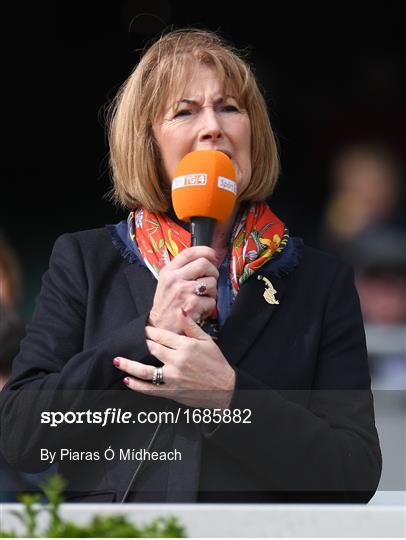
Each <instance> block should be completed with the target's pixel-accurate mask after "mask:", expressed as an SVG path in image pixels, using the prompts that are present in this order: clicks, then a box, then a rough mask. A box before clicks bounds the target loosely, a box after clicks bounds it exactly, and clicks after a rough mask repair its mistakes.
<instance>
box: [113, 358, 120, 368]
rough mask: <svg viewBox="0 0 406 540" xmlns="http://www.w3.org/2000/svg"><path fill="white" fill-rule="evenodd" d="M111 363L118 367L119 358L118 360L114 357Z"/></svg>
mask: <svg viewBox="0 0 406 540" xmlns="http://www.w3.org/2000/svg"><path fill="white" fill-rule="evenodd" d="M113 364H114V365H115V366H116V367H119V366H120V360H119V359H118V358H114V360H113Z"/></svg>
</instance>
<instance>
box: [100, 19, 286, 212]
mask: <svg viewBox="0 0 406 540" xmlns="http://www.w3.org/2000/svg"><path fill="white" fill-rule="evenodd" d="M199 64H204V65H208V66H211V67H213V69H215V71H216V74H217V76H218V77H219V80H220V83H221V86H222V88H223V92H226V93H230V91H231V93H232V95H234V96H235V97H236V99H237V102H238V103H239V105H240V106H241V107H242V108H244V109H245V110H246V111H247V114H248V117H249V119H250V123H251V167H252V175H251V180H250V182H249V184H248V186H247V188H246V189H245V190H244V191H243V192H242V193H239V194H238V201H243V200H246V201H252V202H254V201H263V200H265V199H266V198H267V197H269V196H270V195H271V194H272V192H273V190H274V187H275V184H276V182H277V179H278V175H279V159H278V150H277V145H276V140H275V136H274V134H273V131H272V128H271V124H270V121H269V117H268V112H267V107H266V103H265V100H264V98H263V96H262V94H261V92H260V90H259V88H258V85H257V83H256V80H255V77H254V75H253V73H252V71H251V69H250V67H249V65H248V63H247V62H246V61H245V60H244V59H243V58H242V57H241V55H240V54H239V53H238V52H237V51H236V50H234V49H233V48H232V46H230V45H228V44H226V43H225V42H224V41H223V40H222V38H221V37H219V36H218V35H217V34H215V33H213V32H209V31H203V30H197V29H184V30H175V31H172V32H169V33H167V34H166V35H163V36H161V37H160V38H159V39H158V40H157V41H156V42H155V43H153V44H152V45H151V46H150V47H149V48H148V49H147V50H146V52H145V53H144V55H143V56H142V58H141V60H140V62H139V64H138V65H137V66H136V68H135V69H134V71H133V72H132V73H131V75H130V76H129V77H128V79H127V80H126V81H125V82H124V84H123V85H122V86H121V88H120V90H119V91H118V93H117V95H116V97H115V99H114V100H113V102H112V104H111V106H110V107H109V114H108V139H109V146H110V167H111V172H112V176H113V183H114V187H113V190H112V193H113V198H114V199H115V201H116V202H118V203H120V204H121V205H123V206H124V207H127V208H129V209H136V208H139V207H145V208H147V209H148V210H149V211H153V212H166V211H167V210H168V209H169V208H170V206H171V193H170V188H169V186H168V184H167V183H166V182H165V181H164V173H163V170H162V168H161V158H160V152H159V148H158V145H157V142H156V140H155V137H154V133H153V126H154V124H156V123H157V122H158V121H159V120H160V119H161V118H162V116H163V114H164V109H165V107H166V105H167V103H168V100H169V99H171V98H175V97H176V96H178V95H179V94H181V93H182V90H184V89H185V88H186V85H187V82H188V80H189V79H190V70H191V69H192V68H193V67H196V66H197V65H199Z"/></svg>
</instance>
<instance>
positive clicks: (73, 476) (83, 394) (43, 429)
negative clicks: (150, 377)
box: [0, 228, 381, 502]
mask: <svg viewBox="0 0 406 540" xmlns="http://www.w3.org/2000/svg"><path fill="white" fill-rule="evenodd" d="M272 284H273V286H274V288H275V289H276V291H277V294H276V299H277V300H278V301H279V304H276V305H271V304H269V303H267V302H266V301H265V299H264V297H263V293H264V282H263V281H259V280H258V279H257V278H256V276H253V277H251V278H250V279H248V281H246V283H245V284H244V285H243V286H242V287H241V290H240V292H239V294H238V296H237V298H236V300H235V302H234V304H233V306H232V309H231V312H230V315H229V317H228V318H227V320H226V322H225V324H224V326H223V327H222V328H221V331H220V336H219V340H218V346H219V347H220V348H221V350H222V352H223V354H224V356H225V357H226V359H227V360H228V361H229V363H230V364H231V365H232V366H233V368H234V369H235V371H236V390H235V392H234V395H233V399H232V402H231V405H230V408H232V409H233V408H235V409H246V408H249V409H250V410H251V411H252V413H251V418H252V420H253V421H252V423H251V424H242V423H241V424H236V423H221V424H220V425H219V424H217V425H213V424H211V425H198V424H193V425H190V424H189V425H186V423H185V422H183V423H182V422H180V423H178V424H176V425H175V424H168V425H162V426H161V428H160V431H159V432H158V434H157V437H156V440H155V441H154V445H153V447H154V448H155V449H157V450H159V449H161V450H162V449H168V448H178V449H180V450H182V451H183V453H182V456H183V458H182V461H180V462H170V463H169V462H154V463H151V462H148V463H145V464H144V465H143V466H142V467H141V469H140V471H139V473H138V475H137V477H136V479H135V482H134V485H133V486H132V489H131V492H130V494H129V497H128V498H127V500H129V501H144V502H145V501H198V502H203V501H205V502H209V501H211V502H213V501H219V502H233V501H236V502H237V501H238V502H259V501H262V502H273V501H276V502H289V501H292V502H297V501H306V502H336V501H341V502H354V501H357V502H366V501H368V500H369V499H370V498H371V496H372V495H373V493H374V491H375V489H376V487H377V485H378V482H379V478H380V472H381V455H380V449H379V442H378V437H377V433H376V429H375V423H374V412H373V402H372V395H371V392H370V376H369V369H368V363H367V354H366V346H365V335H364V328H363V322H362V317H361V312H360V306H359V300H358V296H357V293H356V290H355V287H354V283H353V273H352V270H351V269H350V267H348V266H347V265H345V264H344V263H341V262H339V261H338V260H337V259H336V258H334V257H331V256H329V255H327V254H324V253H322V252H319V251H317V250H315V249H312V248H309V247H305V248H304V251H303V256H302V259H301V261H300V263H299V264H298V266H297V267H296V268H295V269H294V270H293V271H291V272H290V273H289V274H288V275H285V276H283V277H279V278H273V279H272ZM155 289H156V280H155V279H154V277H153V276H152V274H151V273H150V271H149V270H148V269H147V268H145V267H142V266H140V265H138V264H137V263H136V262H133V263H132V264H131V263H130V262H129V261H128V260H126V259H125V258H123V257H122V256H121V254H120V253H119V251H118V250H117V249H116V248H115V247H114V246H113V245H112V241H111V237H110V233H109V231H108V230H107V229H106V228H104V229H95V230H89V231H83V232H79V233H75V234H65V235H62V236H61V237H60V238H58V240H57V241H56V243H55V246H54V249H53V252H52V256H51V259H50V266H49V270H48V271H47V272H46V274H45V275H44V278H43V285H42V289H41V293H40V295H39V298H38V301H37V305H36V309H35V313H34V315H33V318H32V321H31V322H30V324H29V325H28V328H27V336H26V338H25V339H24V340H23V342H22V345H21V351H20V353H19V355H18V356H17V357H16V359H15V361H14V366H13V374H12V377H11V379H10V381H9V383H8V384H7V386H6V387H5V389H4V390H3V391H2V392H1V394H0V407H1V424H0V426H1V432H0V436H1V450H2V452H3V453H4V455H5V456H6V458H7V459H8V461H10V463H12V464H14V465H17V466H18V467H20V468H21V469H23V470H25V471H28V472H34V471H37V470H41V469H44V468H45V466H46V464H45V463H43V462H41V460H40V459H39V456H40V450H41V448H44V447H45V448H59V447H61V446H63V447H66V448H70V449H77V448H79V447H80V448H82V449H85V450H86V449H89V448H91V447H92V445H93V448H94V449H97V448H98V449H99V450H100V449H104V448H106V447H108V446H111V448H112V449H114V450H117V451H118V449H119V448H134V449H137V448H147V446H148V444H149V443H150V441H151V437H152V436H153V434H154V432H155V429H156V426H155V425H150V424H145V425H140V426H138V425H137V426H136V427H135V426H134V427H130V428H129V427H128V426H126V427H125V429H122V426H121V427H120V429H119V428H118V427H117V426H107V427H105V428H100V427H99V426H98V427H97V429H95V430H94V431H92V429H91V427H90V426H88V425H85V424H83V425H75V428H76V429H77V434H75V435H72V433H73V432H71V431H70V430H69V429H68V428H69V426H64V427H62V426H59V427H58V428H50V427H49V426H45V425H41V423H40V421H39V418H40V413H41V411H52V410H61V407H62V408H64V410H79V411H83V410H87V409H91V410H102V409H103V407H105V406H112V403H113V404H114V405H117V407H118V406H122V407H124V409H123V410H125V409H126V408H127V409H128V408H130V409H131V408H132V409H133V410H134V411H136V410H138V411H139V410H146V411H148V410H163V409H164V408H165V407H166V406H168V407H169V409H171V408H172V409H173V410H176V408H177V407H178V405H179V404H177V403H176V402H173V401H171V400H164V399H161V398H157V397H150V396H144V395H141V394H138V393H135V392H133V391H131V390H129V389H128V388H126V387H125V386H124V385H123V383H122V378H123V374H122V372H119V371H118V370H117V369H115V368H114V366H113V365H112V359H113V358H114V357H115V356H124V357H128V358H133V359H136V360H139V361H142V362H145V363H155V364H156V362H157V361H156V359H154V358H153V357H151V356H149V353H148V349H147V346H146V340H145V331H144V328H145V324H146V321H147V318H148V313H149V310H150V309H151V306H152V300H153V296H154V292H155ZM192 360H193V359H191V361H192ZM112 396H114V401H112ZM106 404H107V405H106ZM183 409H184V408H183ZM137 465H139V462H137V461H120V460H117V459H115V460H112V461H107V460H104V459H100V460H99V461H79V462H74V461H70V460H63V461H62V462H60V470H61V473H62V474H63V475H64V476H65V478H67V479H68V481H69V486H68V489H67V497H69V500H72V501H73V500H79V501H86V502H89V501H120V500H121V499H122V497H123V494H124V493H125V491H126V489H127V487H128V484H129V482H130V480H131V477H132V476H133V473H134V471H135V470H136V468H137Z"/></svg>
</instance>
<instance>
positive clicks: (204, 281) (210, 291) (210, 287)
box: [190, 276, 217, 299]
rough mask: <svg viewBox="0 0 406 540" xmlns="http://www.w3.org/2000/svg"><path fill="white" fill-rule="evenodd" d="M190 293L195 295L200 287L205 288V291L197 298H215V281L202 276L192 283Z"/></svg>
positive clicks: (212, 278)
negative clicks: (203, 286)
mask: <svg viewBox="0 0 406 540" xmlns="http://www.w3.org/2000/svg"><path fill="white" fill-rule="evenodd" d="M190 283H191V291H192V292H193V293H194V294H197V293H196V291H197V289H198V288H199V287H201V286H202V285H205V286H206V291H205V292H204V293H203V294H200V295H197V296H209V297H210V298H214V299H215V298H217V279H215V278H214V277H207V276H203V277H201V278H199V279H198V280H196V281H192V282H190Z"/></svg>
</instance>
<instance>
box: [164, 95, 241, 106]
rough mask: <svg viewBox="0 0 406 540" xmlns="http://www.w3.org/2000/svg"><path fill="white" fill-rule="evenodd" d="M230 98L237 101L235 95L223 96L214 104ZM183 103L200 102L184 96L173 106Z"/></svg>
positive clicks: (194, 103) (195, 103) (193, 103)
mask: <svg viewBox="0 0 406 540" xmlns="http://www.w3.org/2000/svg"><path fill="white" fill-rule="evenodd" d="M230 98H231V99H234V100H235V101H237V99H236V98H235V97H234V96H221V97H219V98H217V99H215V100H214V105H218V104H219V103H221V102H222V101H226V100H227V99H230ZM181 103H187V104H188V105H197V104H198V102H197V101H196V100H195V99H189V98H182V99H180V100H179V101H176V102H175V103H174V105H173V108H175V107H177V106H178V105H180V104H181Z"/></svg>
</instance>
